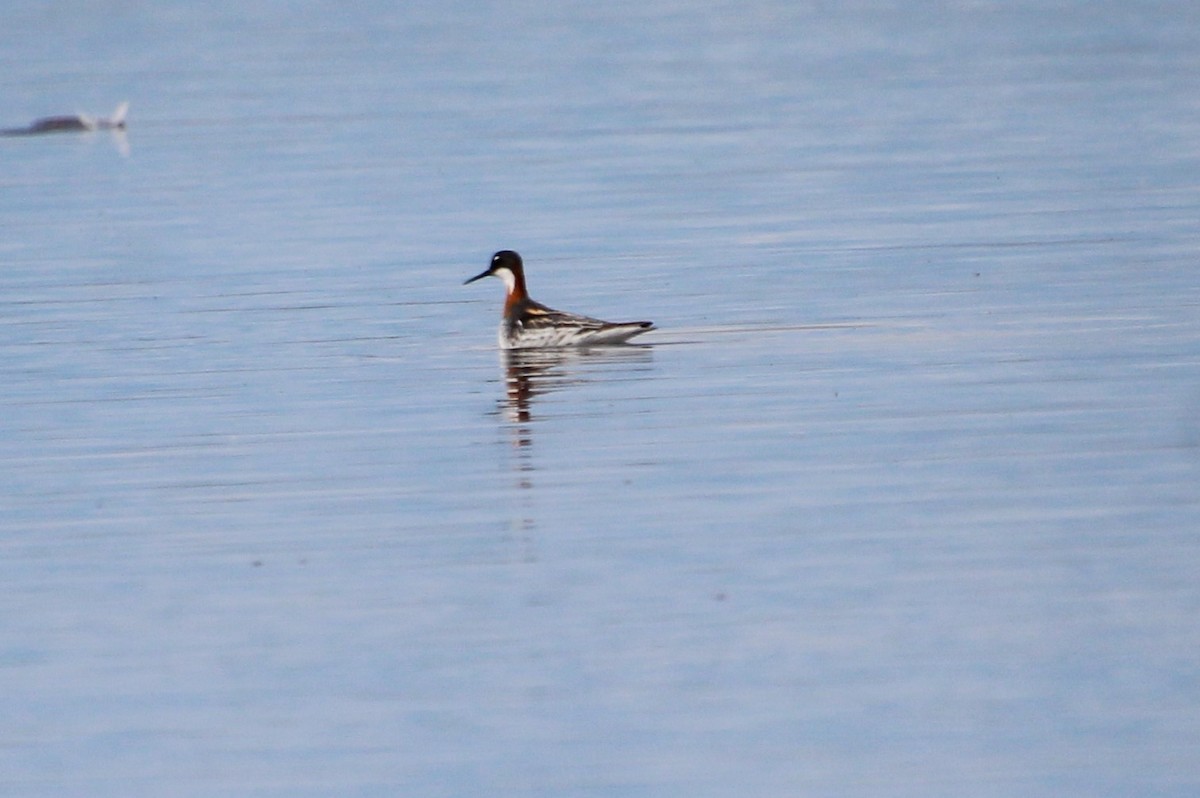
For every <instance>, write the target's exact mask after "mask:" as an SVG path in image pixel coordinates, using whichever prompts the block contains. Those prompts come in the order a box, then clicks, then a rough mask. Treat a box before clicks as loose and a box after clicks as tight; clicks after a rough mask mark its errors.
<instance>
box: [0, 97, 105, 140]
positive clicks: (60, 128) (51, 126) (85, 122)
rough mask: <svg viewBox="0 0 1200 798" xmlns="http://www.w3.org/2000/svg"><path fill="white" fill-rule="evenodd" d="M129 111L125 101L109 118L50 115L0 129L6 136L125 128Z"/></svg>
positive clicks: (84, 115)
mask: <svg viewBox="0 0 1200 798" xmlns="http://www.w3.org/2000/svg"><path fill="white" fill-rule="evenodd" d="M128 112H129V103H127V102H124V103H121V104H120V105H118V106H117V109H116V110H115V111H113V115H112V116H111V117H109V118H108V119H105V118H104V117H91V116H88V115H87V114H75V115H74V116H48V117H46V118H44V119H38V120H36V121H35V122H33V124H31V125H30V126H29V127H16V128H9V129H7V130H3V131H0V133H3V134H4V135H6V136H33V135H36V134H38V133H59V132H79V131H91V130H124V129H125V115H126V114H127V113H128Z"/></svg>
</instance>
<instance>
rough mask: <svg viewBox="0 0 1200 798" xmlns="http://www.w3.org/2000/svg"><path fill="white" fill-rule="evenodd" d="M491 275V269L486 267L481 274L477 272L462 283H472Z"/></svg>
mask: <svg viewBox="0 0 1200 798" xmlns="http://www.w3.org/2000/svg"><path fill="white" fill-rule="evenodd" d="M491 276H492V270H491V269H488V270H487V271H485V272H483V273H482V274H477V275H475V276H474V277H472V278H471V279H470V280H467V282H465V283H463V285H467V284H468V283H473V282H475V281H476V280H482V279H483V278H484V277H491Z"/></svg>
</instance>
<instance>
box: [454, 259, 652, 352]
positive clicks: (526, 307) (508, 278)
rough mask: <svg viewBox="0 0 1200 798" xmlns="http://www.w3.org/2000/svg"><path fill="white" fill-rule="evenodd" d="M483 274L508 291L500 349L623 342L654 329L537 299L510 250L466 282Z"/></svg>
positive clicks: (502, 318)
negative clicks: (555, 306) (557, 307)
mask: <svg viewBox="0 0 1200 798" xmlns="http://www.w3.org/2000/svg"><path fill="white" fill-rule="evenodd" d="M484 277H498V278H500V279H501V280H502V281H504V287H505V289H506V292H507V294H506V297H505V300H504V315H503V316H502V317H501V319H500V334H499V340H500V348H501V349H537V348H540V347H562V346H602V345H608V344H623V343H625V342H626V341H628V340H629V339H630V338H632V337H634V336H635V335H641V334H642V333H644V332H649V331H650V330H653V329H655V327H654V323H653V322H649V321H621V322H612V321H601V320H600V319H593V318H591V317H590V316H580V315H579V314H577V313H568V312H566V311H564V310H554V309H553V308H548V307H546V306H545V305H543V304H541V303H540V302H535V301H534V300H532V299H530V297H529V292H528V291H526V290H525V264H524V263H523V262H522V260H521V256H520V255H518V254H517V253H516V252H513V251H512V250H511V249H503V250H500V251H499V252H497V253H496V254H494V255H492V262H491V265H489V266H488V267H487V269H485V270H484V271H483V272H481V273H479V274H477V275H475V276H474V277H472V278H471V279H470V280H467V281H466V282H464V283H463V285H468V284H470V283H473V282H475V281H476V280H482V279H483V278H484Z"/></svg>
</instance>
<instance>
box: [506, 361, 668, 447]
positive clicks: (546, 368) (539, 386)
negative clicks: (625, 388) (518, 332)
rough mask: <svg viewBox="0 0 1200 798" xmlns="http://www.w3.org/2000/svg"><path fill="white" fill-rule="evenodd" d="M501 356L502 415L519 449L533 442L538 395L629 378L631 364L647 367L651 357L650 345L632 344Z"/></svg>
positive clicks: (632, 365)
mask: <svg viewBox="0 0 1200 798" xmlns="http://www.w3.org/2000/svg"><path fill="white" fill-rule="evenodd" d="M500 355H501V358H502V359H503V361H504V389H505V390H504V393H505V396H504V399H502V400H501V401H500V402H499V414H500V415H502V416H503V417H504V419H505V420H507V421H508V422H509V423H510V424H512V429H513V434H514V437H513V444H514V445H515V446H516V447H518V448H527V447H530V446H532V445H533V426H532V425H533V423H534V421H535V420H536V416H535V414H534V405H535V404H536V402H535V399H537V397H539V396H544V395H545V394H549V393H553V392H555V391H559V390H562V389H564V388H569V387H571V386H574V385H583V384H586V383H589V382H601V381H603V380H604V379H606V378H608V377H627V376H628V371H629V369H630V368H631V367H634V366H644V365H646V364H648V363H650V360H651V354H650V347H648V346H629V345H626V346H608V347H595V348H578V347H572V348H560V349H508V350H503V351H501V353H500Z"/></svg>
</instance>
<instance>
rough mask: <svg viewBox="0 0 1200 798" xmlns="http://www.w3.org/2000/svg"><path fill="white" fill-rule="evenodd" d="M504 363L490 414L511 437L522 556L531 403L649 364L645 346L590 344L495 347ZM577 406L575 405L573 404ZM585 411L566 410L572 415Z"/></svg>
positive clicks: (530, 469)
mask: <svg viewBox="0 0 1200 798" xmlns="http://www.w3.org/2000/svg"><path fill="white" fill-rule="evenodd" d="M500 357H501V361H502V364H503V366H504V398H503V399H500V400H499V401H498V402H497V409H496V411H495V414H496V415H497V416H499V417H500V418H502V419H504V421H505V422H507V424H506V425H505V426H506V427H507V431H508V432H509V434H510V436H511V444H512V446H511V448H512V452H513V457H512V461H511V468H512V471H513V476H514V478H515V483H516V487H517V488H519V489H520V492H521V495H522V496H523V497H524V498H523V499H522V500H521V505H522V512H521V518H520V520H519V521H517V522H516V523H515V526H516V528H517V529H519V530H520V532H519V541H520V544H521V546H522V548H523V550H524V552H525V553H524V554H523V558H524V559H525V560H526V561H532V560H535V559H536V556H535V555H534V554H533V546H532V541H533V539H532V538H531V537H529V533H530V532H532V531H533V530H534V528H535V527H536V526H537V524H536V522H535V520H534V519H535V517H536V515H537V513H536V511H535V509H534V497H535V495H536V492H535V491H534V490H533V488H534V487H535V486H534V482H533V476H534V472H535V471H536V470H537V469H536V467H535V465H534V460H533V451H534V448H535V447H534V429H535V425H536V424H537V423H538V422H539V421H544V420H545V419H544V418H540V417H539V413H538V412H537V406H538V403H539V402H540V400H541V399H543V398H545V396H546V395H547V394H551V393H555V392H558V391H564V390H567V389H570V388H572V387H577V386H580V385H584V384H587V383H592V382H603V381H605V380H607V379H628V378H629V377H630V373H631V372H632V371H643V370H646V369H647V368H648V366H649V364H650V363H651V349H650V347H649V346H634V345H622V346H606V347H595V348H578V347H572V348H558V349H508V350H502V351H501V352H500ZM576 410H577V408H576ZM585 416H586V413H579V412H572V413H570V414H569V415H568V416H566V418H570V419H578V418H581V417H585Z"/></svg>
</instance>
